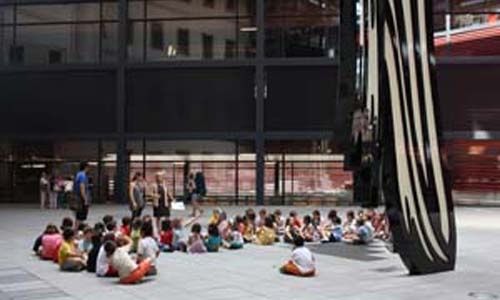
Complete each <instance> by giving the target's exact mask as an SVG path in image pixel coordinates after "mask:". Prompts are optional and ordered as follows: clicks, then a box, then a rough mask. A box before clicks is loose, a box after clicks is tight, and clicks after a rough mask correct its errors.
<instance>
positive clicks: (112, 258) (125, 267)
mask: <svg viewBox="0 0 500 300" xmlns="http://www.w3.org/2000/svg"><path fill="white" fill-rule="evenodd" d="M130 246H131V245H130V244H126V245H123V246H121V247H119V246H118V245H117V243H116V242H114V241H108V242H106V243H105V244H104V251H106V257H107V258H108V259H109V263H110V265H111V266H112V267H113V268H114V269H116V270H117V272H118V276H119V277H120V283H122V284H135V283H139V282H140V281H142V279H143V278H144V276H145V275H146V274H147V273H148V271H149V269H150V268H151V263H150V261H149V259H147V258H146V259H144V260H143V261H141V263H139V264H137V263H136V262H135V261H134V260H133V259H132V257H130V255H129V252H130Z"/></svg>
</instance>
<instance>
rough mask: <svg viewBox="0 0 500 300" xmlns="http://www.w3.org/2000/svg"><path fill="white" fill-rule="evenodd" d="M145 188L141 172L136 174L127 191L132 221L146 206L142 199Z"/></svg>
mask: <svg viewBox="0 0 500 300" xmlns="http://www.w3.org/2000/svg"><path fill="white" fill-rule="evenodd" d="M145 192H146V187H145V182H144V177H143V176H142V173H141V172H136V173H135V174H134V177H132V182H131V183H130V189H129V199H130V211H131V212H132V219H134V218H138V217H140V216H141V214H142V210H143V209H144V207H145V206H146V201H145V199H144V197H145V194H146V193H145Z"/></svg>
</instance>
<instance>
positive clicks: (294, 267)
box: [280, 234, 316, 277]
mask: <svg viewBox="0 0 500 300" xmlns="http://www.w3.org/2000/svg"><path fill="white" fill-rule="evenodd" d="M293 243H294V245H295V247H294V249H293V251H292V258H291V259H290V260H289V261H288V262H287V263H285V264H284V265H283V266H282V267H281V268H280V272H281V273H282V274H288V275H294V276H301V277H311V276H314V275H315V274H316V266H315V259H314V256H313V254H312V253H311V251H310V250H309V249H307V248H306V247H304V238H303V237H302V236H301V235H298V234H297V235H294V237H293Z"/></svg>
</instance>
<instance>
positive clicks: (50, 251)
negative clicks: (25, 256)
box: [40, 224, 63, 260]
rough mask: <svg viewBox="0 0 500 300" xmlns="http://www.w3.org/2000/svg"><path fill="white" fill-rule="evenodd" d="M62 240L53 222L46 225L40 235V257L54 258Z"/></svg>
mask: <svg viewBox="0 0 500 300" xmlns="http://www.w3.org/2000/svg"><path fill="white" fill-rule="evenodd" d="M62 240H63V239H62V236H61V234H60V233H59V230H58V229H57V226H56V225H54V224H49V225H47V228H46V229H45V232H44V234H43V236H42V245H41V250H40V258H42V259H47V260H56V259H57V254H58V250H59V247H60V246H61V243H62Z"/></svg>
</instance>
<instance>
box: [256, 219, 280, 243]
mask: <svg viewBox="0 0 500 300" xmlns="http://www.w3.org/2000/svg"><path fill="white" fill-rule="evenodd" d="M255 233H256V238H255V243H256V244H258V245H272V244H274V241H275V240H276V231H275V230H274V222H273V218H272V217H270V216H268V217H266V219H265V221H264V226H262V227H259V228H257V231H256V232H255Z"/></svg>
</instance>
